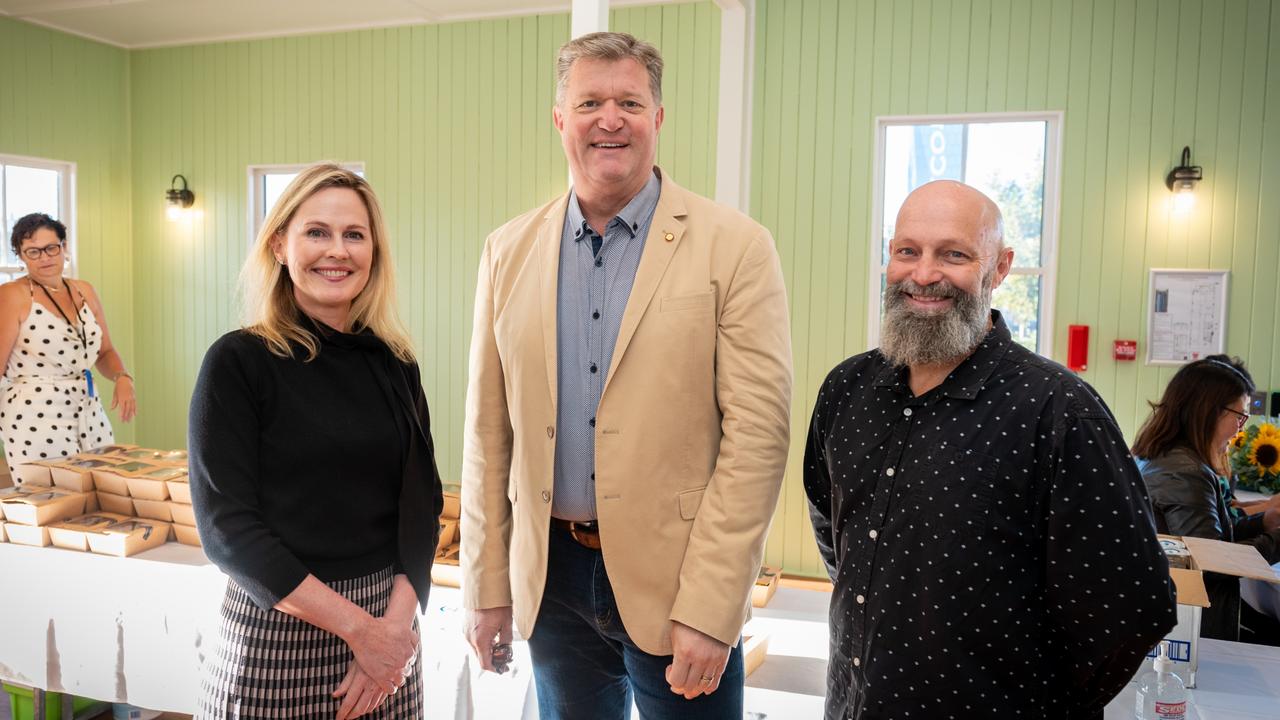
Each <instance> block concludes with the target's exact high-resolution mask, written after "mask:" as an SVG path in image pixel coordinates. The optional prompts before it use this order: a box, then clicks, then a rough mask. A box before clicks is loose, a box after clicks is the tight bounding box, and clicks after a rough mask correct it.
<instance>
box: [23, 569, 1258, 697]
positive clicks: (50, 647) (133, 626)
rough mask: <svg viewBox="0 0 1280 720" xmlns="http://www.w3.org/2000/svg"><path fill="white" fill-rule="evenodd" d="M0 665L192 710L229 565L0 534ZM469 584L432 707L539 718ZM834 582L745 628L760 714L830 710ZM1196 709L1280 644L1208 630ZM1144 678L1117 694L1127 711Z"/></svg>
mask: <svg viewBox="0 0 1280 720" xmlns="http://www.w3.org/2000/svg"><path fill="white" fill-rule="evenodd" d="M0 577H3V578H4V585H3V588H2V589H0V679H4V680H9V681H15V682H19V683H23V684H27V685H35V686H39V687H43V688H45V689H48V690H55V691H60V692H69V693H73V694H76V695H80V696H83V697H92V698H98V699H101V700H111V701H117V702H130V703H132V704H134V705H139V706H142V707H148V708H153V709H157V710H169V711H175V712H186V713H191V712H193V711H194V705H195V701H196V695H197V691H198V687H199V678H200V663H201V661H202V659H203V656H204V653H206V652H208V651H209V650H210V645H211V643H212V642H213V640H214V638H215V637H216V632H217V623H218V607H219V604H220V603H221V601H222V593H223V588H224V586H225V583H226V578H225V576H223V575H222V573H220V572H219V571H218V570H217V568H215V567H213V566H212V565H210V564H209V562H208V560H206V559H205V557H204V555H203V553H201V552H200V550H199V549H197V548H190V547H186V546H182V545H175V544H168V545H164V546H162V547H160V548H157V549H155V550H151V551H149V552H146V553H143V554H141V555H138V556H136V557H133V558H127V559H122V558H111V557H105V556H101V555H91V554H86V553H77V552H73V551H67V550H58V549H55V548H27V547H22V546H18V545H12V544H0ZM459 595H460V593H459V591H457V590H456V589H453V588H446V587H436V588H434V589H433V590H432V591H431V605H430V607H429V608H428V610H427V612H426V613H425V614H423V616H422V617H421V618H420V620H421V627H422V644H423V660H422V666H421V669H422V672H423V678H424V690H425V694H426V709H427V717H429V718H432V720H447V719H449V718H452V719H453V720H472V719H473V718H475V719H479V720H487V719H489V718H504V719H506V718H536V717H537V711H536V704H535V703H536V699H535V697H534V693H533V683H532V673H531V664H530V660H529V652H528V647H527V645H526V644H525V643H523V642H517V643H515V646H514V649H515V653H516V659H515V662H514V663H513V666H512V671H511V672H510V673H508V674H507V675H504V676H497V675H493V674H492V673H481V672H480V671H479V670H478V669H477V668H476V667H475V663H474V662H473V661H472V660H471V658H470V653H469V652H468V650H467V647H466V643H465V641H464V640H463V639H462V634H461V630H460V628H461V611H460V610H459V609H458V608H459V603H460V598H459ZM829 598H830V595H829V594H828V593H825V592H818V591H811V590H800V589H795V588H786V587H784V588H781V589H779V590H778V592H777V594H776V595H775V596H774V598H773V600H772V602H770V604H769V607H767V608H760V609H757V610H756V611H755V613H754V614H755V617H754V619H753V620H752V621H751V624H750V625H749V626H748V629H747V632H748V633H753V632H767V633H768V634H769V657H768V659H767V660H766V661H765V663H764V665H762V666H761V667H760V668H759V669H757V670H756V671H755V672H754V673H753V674H752V675H751V676H750V677H748V678H747V689H746V711H747V718H751V719H752V720H765V719H766V718H767V719H768V720H792V719H793V718H821V717H822V705H823V697H824V694H825V688H826V667H827V659H826V652H827V625H826V608H827V602H828V600H829ZM1200 653H1201V659H1200V671H1199V674H1198V676H1197V679H1198V680H1199V687H1198V688H1197V689H1196V690H1192V691H1191V699H1192V702H1191V705H1192V708H1191V713H1190V714H1189V716H1188V717H1189V718H1197V719H1203V720H1259V719H1260V718H1269V719H1270V720H1276V719H1277V718H1280V648H1269V647H1259V646H1253V645H1243V644H1240V643H1228V642H1221V641H1215V640H1203V641H1202V642H1201V645H1200ZM1134 687H1135V686H1134V685H1132V684H1131V685H1129V687H1128V688H1126V689H1125V691H1124V692H1123V693H1122V694H1121V695H1120V696H1119V697H1117V698H1116V699H1115V700H1114V701H1113V702H1112V703H1111V704H1110V705H1109V706H1108V707H1107V713H1106V716H1107V718H1109V719H1115V720H1119V719H1120V718H1131V717H1132V716H1133V715H1132V713H1133V694H1134Z"/></svg>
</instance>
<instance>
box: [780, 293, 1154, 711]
mask: <svg viewBox="0 0 1280 720" xmlns="http://www.w3.org/2000/svg"><path fill="white" fill-rule="evenodd" d="M992 318H993V328H992V330H991V332H990V333H988V335H987V336H986V338H985V339H984V340H983V342H982V344H981V345H980V346H979V347H978V349H977V350H976V351H975V352H974V353H973V355H971V356H970V357H969V358H968V359H967V360H965V361H964V362H963V363H962V364H961V365H960V366H959V367H957V368H956V369H955V370H954V371H953V372H952V373H951V374H950V375H949V376H948V377H947V378H946V380H944V381H943V383H942V384H941V385H939V386H938V387H936V388H934V389H933V390H930V391H929V392H927V393H925V394H924V395H921V396H920V397H915V396H913V395H912V393H911V390H910V388H909V387H908V384H907V372H906V369H905V368H895V367H893V366H891V365H890V364H889V363H888V362H887V361H886V360H885V358H884V356H883V355H881V354H880V352H879V351H874V350H873V351H871V352H868V353H864V354H862V355H858V356H856V357H853V358H850V359H848V360H846V361H845V362H843V363H841V364H840V365H839V366H837V367H836V368H835V369H834V370H833V371H832V372H831V374H830V375H829V376H828V377H827V379H826V381H825V382H824V383H823V386H822V389H821V391H820V393H819V395H818V400H817V402H816V404H815V407H814V413H813V420H812V424H811V426H810V430H809V437H808V445H807V448H806V451H805V468H804V485H805V491H806V493H807V494H808V497H809V507H810V515H811V517H812V519H813V525H814V532H815V534H816V536H817V540H818V545H819V548H820V550H821V552H822V557H823V559H824V560H825V562H826V565H827V569H828V572H829V573H830V575H831V579H832V581H833V582H834V583H835V592H834V594H833V595H832V599H831V611H830V620H831V658H830V664H829V666H828V678H827V685H828V688H827V706H826V717H827V718H828V720H836V719H837V718H913V717H918V718H930V719H931V720H932V719H935V718H936V719H941V718H977V717H1001V718H1018V717H1026V718H1057V717H1061V718H1080V717H1090V716H1097V717H1101V711H1102V708H1103V707H1104V706H1105V705H1106V703H1107V701H1108V700H1110V699H1111V698H1112V697H1114V696H1115V694H1116V693H1118V692H1119V691H1120V689H1121V688H1123V687H1124V685H1125V683H1126V682H1128V680H1129V679H1130V678H1131V677H1132V675H1133V672H1134V670H1135V669H1136V668H1137V667H1138V665H1139V664H1140V663H1141V662H1142V659H1143V656H1144V655H1145V654H1146V652H1147V651H1148V650H1149V649H1150V648H1151V647H1152V646H1153V645H1154V644H1155V643H1156V642H1157V641H1159V640H1160V639H1161V638H1163V637H1164V635H1165V634H1166V633H1167V632H1168V631H1169V630H1170V629H1172V627H1173V625H1174V623H1175V621H1176V613H1175V609H1174V599H1173V588H1172V584H1171V583H1170V581H1169V570H1168V564H1167V563H1166V561H1165V558H1164V555H1163V553H1162V552H1161V550H1160V546H1159V544H1158V542H1157V541H1156V536H1155V526H1154V523H1153V520H1152V514H1151V505H1150V501H1149V500H1148V498H1147V495H1146V490H1145V488H1144V485H1143V483H1142V478H1141V476H1140V475H1139V473H1138V470H1137V467H1136V466H1135V465H1134V461H1133V459H1132V458H1131V457H1130V455H1129V451H1128V449H1127V448H1126V446H1125V442H1124V438H1123V437H1122V436H1121V433H1120V430H1119V428H1117V427H1116V424H1115V420H1114V418H1113V417H1112V416H1111V413H1110V411H1109V410H1108V409H1107V407H1106V405H1105V404H1104V403H1103V402H1102V400H1101V399H1100V398H1099V397H1098V396H1097V394H1096V393H1095V392H1094V391H1093V389H1092V388H1091V387H1089V386H1088V385H1087V384H1086V383H1084V382H1083V381H1082V380H1080V379H1079V378H1078V377H1076V376H1075V375H1074V374H1072V373H1070V372H1069V371H1067V370H1066V369H1065V368H1063V367H1061V366H1060V365H1058V364H1056V363H1053V362H1051V361H1049V360H1046V359H1045V358H1042V357H1040V356H1038V355H1035V354H1033V353H1031V352H1030V351H1028V350H1026V349H1024V348H1022V347H1021V346H1019V345H1017V344H1016V343H1014V342H1012V341H1011V339H1010V337H1009V330H1008V328H1007V327H1006V326H1005V324H1004V321H1003V319H1002V318H1001V317H1000V314H999V313H998V312H993V313H992Z"/></svg>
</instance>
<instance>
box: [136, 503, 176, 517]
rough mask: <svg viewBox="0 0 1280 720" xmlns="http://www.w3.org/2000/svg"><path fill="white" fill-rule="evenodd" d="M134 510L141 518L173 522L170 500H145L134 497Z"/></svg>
mask: <svg viewBox="0 0 1280 720" xmlns="http://www.w3.org/2000/svg"><path fill="white" fill-rule="evenodd" d="M133 510H134V513H135V514H137V516H138V517H140V518H146V519H148V520H160V521H163V522H173V511H171V510H170V509H169V502H168V501H167V500H144V499H143V498H134V499H133Z"/></svg>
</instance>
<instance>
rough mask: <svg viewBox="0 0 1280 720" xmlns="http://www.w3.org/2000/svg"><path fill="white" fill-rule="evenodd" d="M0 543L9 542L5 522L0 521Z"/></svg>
mask: <svg viewBox="0 0 1280 720" xmlns="http://www.w3.org/2000/svg"><path fill="white" fill-rule="evenodd" d="M0 542H9V533H7V532H5V529H4V522H3V521H0Z"/></svg>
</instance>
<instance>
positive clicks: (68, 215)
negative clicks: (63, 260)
mask: <svg viewBox="0 0 1280 720" xmlns="http://www.w3.org/2000/svg"><path fill="white" fill-rule="evenodd" d="M4 165H21V166H22V167H29V168H38V169H40V170H53V171H56V172H58V173H60V176H59V177H60V178H61V181H62V182H61V184H62V187H61V188H60V192H59V193H58V195H59V201H58V215H57V217H56V218H55V219H56V220H57V221H58V222H60V223H62V224H63V225H65V226H66V227H67V267H66V275H67V276H68V277H76V272H77V269H78V267H79V266H78V264H77V263H76V250H77V249H78V248H79V243H77V242H76V240H77V235H76V164H75V163H73V162H69V161H66V160H50V159H49V158H38V157H30V156H27V155H8V154H4V153H0V167H3V166H4ZM4 183H5V179H4V172H2V171H0V226H3V221H4V213H5V208H4V197H5V187H4ZM9 229H10V230H12V228H9ZM4 242H5V243H8V242H9V235H5V237H4ZM26 272H27V268H26V267H25V266H23V265H22V264H21V263H19V264H18V265H16V266H9V265H0V273H4V274H6V275H10V276H12V275H17V274H25V273H26Z"/></svg>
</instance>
